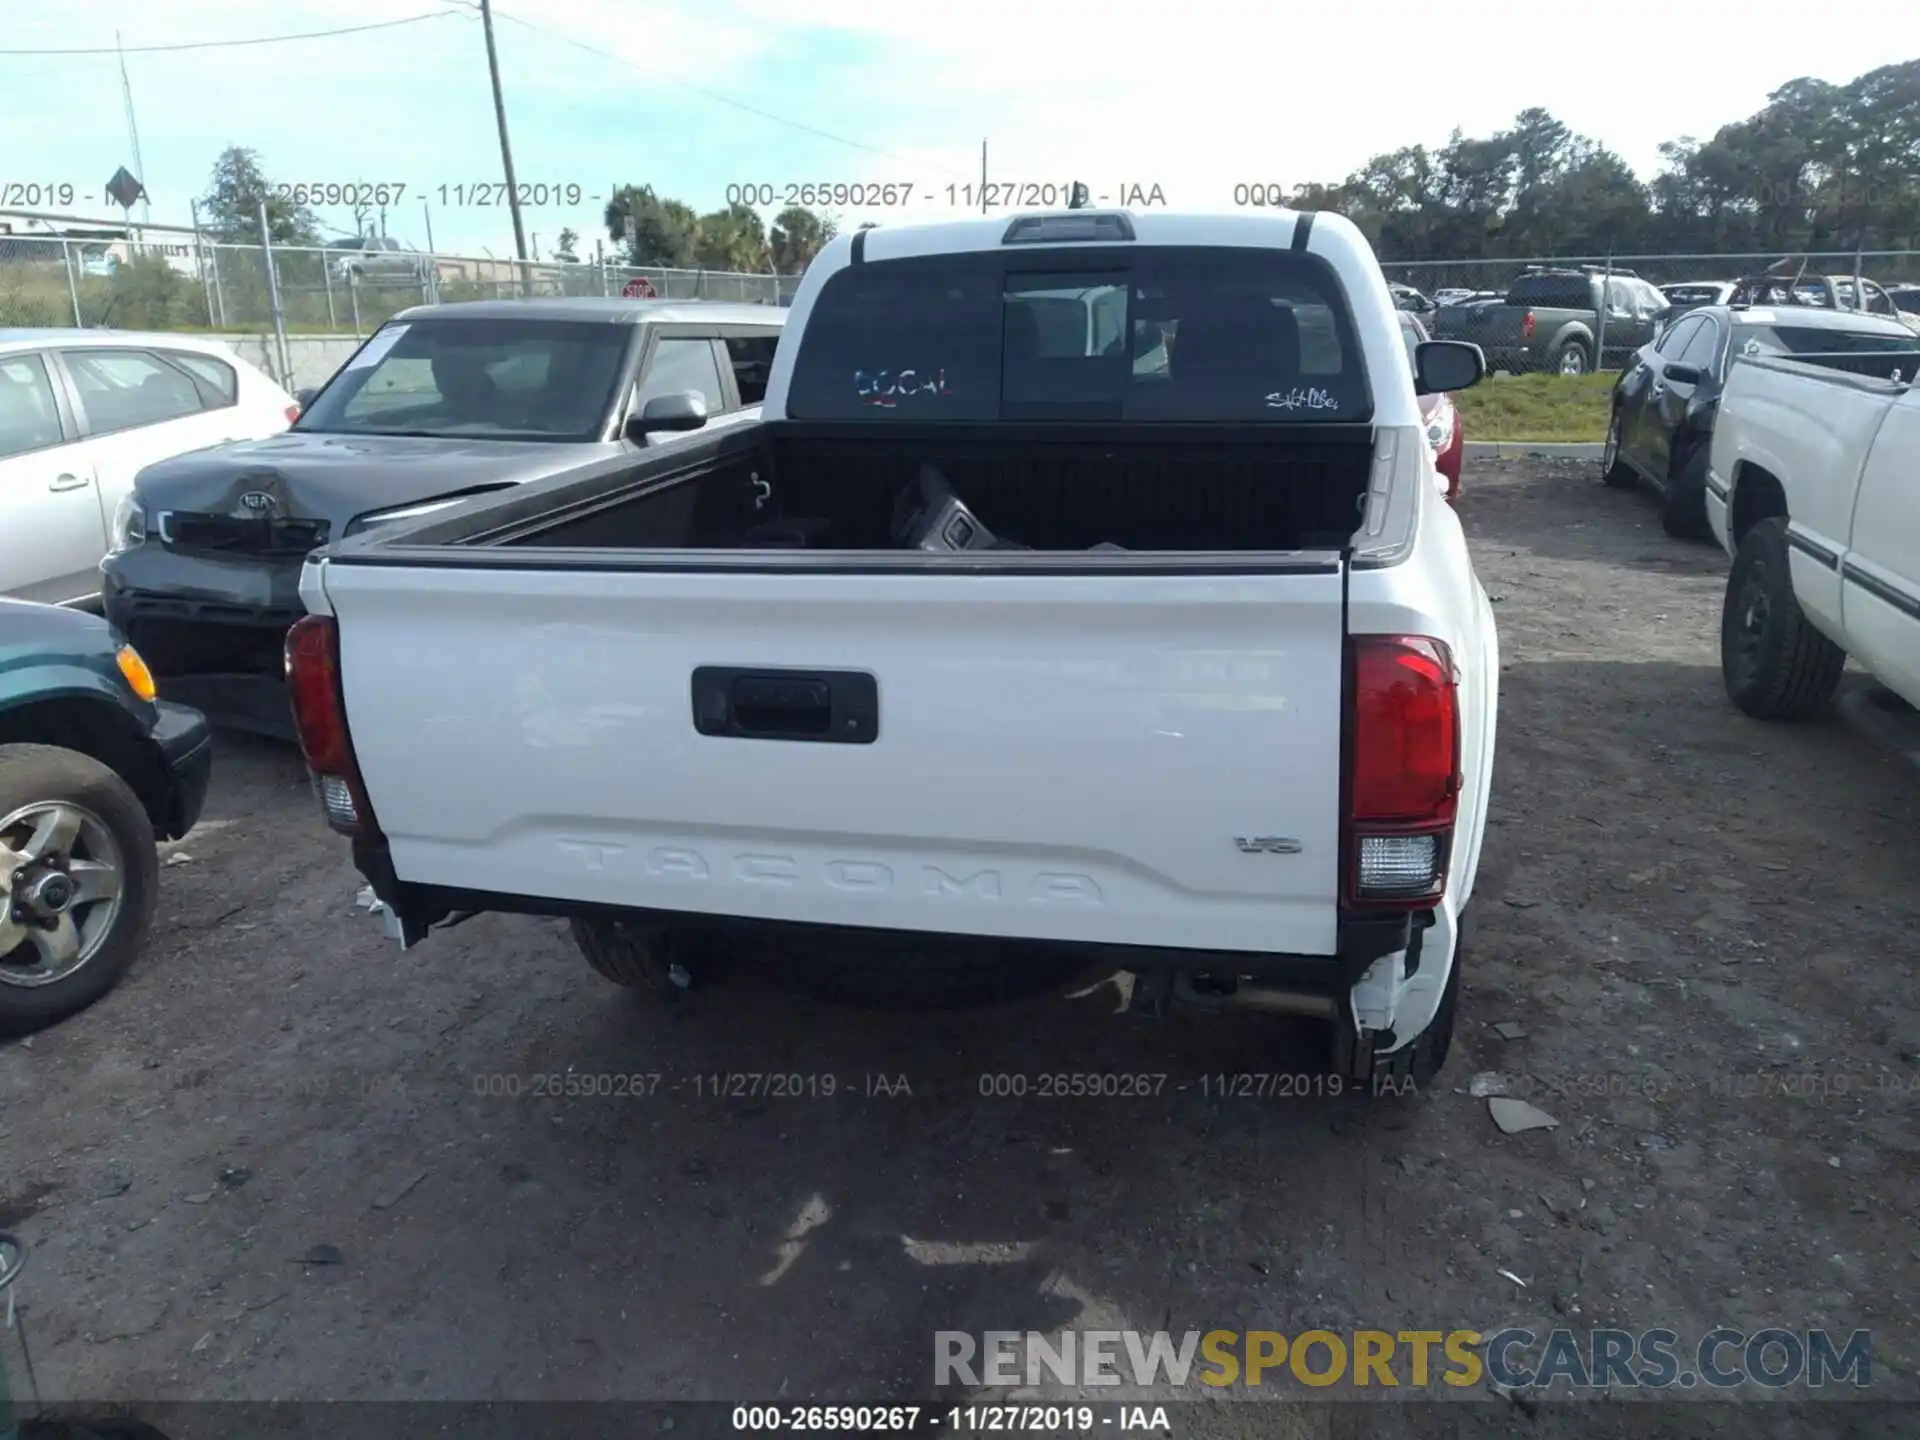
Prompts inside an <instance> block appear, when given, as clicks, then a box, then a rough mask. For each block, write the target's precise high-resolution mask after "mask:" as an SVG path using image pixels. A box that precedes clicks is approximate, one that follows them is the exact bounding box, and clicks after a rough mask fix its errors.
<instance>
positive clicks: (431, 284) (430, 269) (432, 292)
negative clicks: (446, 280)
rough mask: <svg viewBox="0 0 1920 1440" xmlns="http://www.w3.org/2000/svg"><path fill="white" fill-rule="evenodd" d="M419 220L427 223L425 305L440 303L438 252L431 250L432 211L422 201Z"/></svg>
mask: <svg viewBox="0 0 1920 1440" xmlns="http://www.w3.org/2000/svg"><path fill="white" fill-rule="evenodd" d="M420 215H421V218H422V219H424V220H425V221H426V222H427V258H426V261H425V264H426V267H427V275H428V277H429V278H428V280H427V303H428V304H429V305H438V304H439V303H440V252H439V251H438V250H436V249H434V248H433V210H432V208H431V207H429V206H428V204H427V202H426V201H425V200H424V199H423V200H421V202H420Z"/></svg>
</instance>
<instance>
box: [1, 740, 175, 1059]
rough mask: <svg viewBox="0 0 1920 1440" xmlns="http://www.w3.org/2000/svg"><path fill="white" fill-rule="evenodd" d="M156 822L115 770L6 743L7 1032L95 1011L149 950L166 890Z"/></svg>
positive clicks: (48, 748) (56, 750)
mask: <svg viewBox="0 0 1920 1440" xmlns="http://www.w3.org/2000/svg"><path fill="white" fill-rule="evenodd" d="M159 874H160V866H159V859H158V857H157V856H156V855H155V853H154V846H153V823H152V821H150V820H149V819H148V818H147V812H146V809H145V808H144V807H143V806H142V805H141V803H140V801H139V798H138V797H137V796H135V795H134V793H133V791H132V790H131V789H129V788H128V786H127V783H126V782H125V781H124V780H122V779H121V778H120V777H119V776H118V775H116V774H114V773H113V771H111V770H109V769H108V768H107V767H106V766H105V765H102V764H101V763H100V762H99V761H97V760H95V759H93V758H92V757H90V756H87V755H82V754H80V753H79V752H78V751H75V750H65V749H61V748H60V747H58V746H53V745H5V746H0V906H3V907H4V908H0V1032H5V1033H12V1034H22V1033H25V1032H27V1031H31V1030H37V1029H40V1028H41V1027H42V1026H45V1025H51V1024H52V1023H53V1022H54V1021H56V1020H62V1019H65V1018H66V1017H67V1016H69V1015H72V1014H74V1013H76V1012H77V1011H80V1010H84V1009H86V1007H87V1006H89V1005H91V1004H93V1003H94V1001H96V1000H98V999H99V998H100V997H101V996H103V995H105V994H106V993H107V992H108V991H109V990H111V989H113V987H114V986H115V985H117V984H118V983H119V981H120V978H121V977H122V976H123V975H125V974H126V973H127V969H128V967H129V966H131V965H132V964H133V962H134V960H135V959H136V958H137V957H138V955H139V953H140V944H141V941H142V940H144V939H145V937H146V931H147V923H148V921H149V920H150V919H151V917H152V914H153V903H154V897H155V895H156V894H157V893H158V891H159V888H160V880H159Z"/></svg>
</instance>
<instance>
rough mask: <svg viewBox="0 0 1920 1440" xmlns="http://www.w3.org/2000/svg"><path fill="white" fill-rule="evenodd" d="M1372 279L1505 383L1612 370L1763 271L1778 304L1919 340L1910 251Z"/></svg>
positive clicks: (1645, 259) (1567, 262)
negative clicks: (1507, 378)
mask: <svg viewBox="0 0 1920 1440" xmlns="http://www.w3.org/2000/svg"><path fill="white" fill-rule="evenodd" d="M1802 260H1804V262H1805V263H1804V265H1803V264H1802V263H1801V262H1802ZM1381 268H1382V269H1383V270H1384V271H1385V272H1386V276H1387V280H1388V282H1389V283H1390V284H1392V285H1394V286H1395V287H1397V288H1396V299H1397V301H1398V303H1399V305H1400V307H1401V308H1402V309H1403V310H1408V311H1411V312H1412V313H1414V314H1416V315H1418V316H1419V317H1420V320H1421V322H1422V323H1423V324H1424V325H1425V326H1426V328H1427V330H1428V332H1429V333H1430V334H1431V335H1433V336H1434V338H1436V339H1442V340H1468V341H1472V342H1473V343H1475V344H1477V345H1479V346H1480V347H1481V349H1483V350H1484V351H1485V352H1486V355H1487V363H1488V365H1489V366H1490V367H1491V368H1492V369H1494V370H1496V371H1506V372H1507V373H1509V374H1530V373H1539V372H1547V373H1557V374H1569V375H1578V374H1585V373H1590V372H1595V371H1598V372H1607V371H1613V370H1618V369H1621V368H1622V367H1623V366H1624V365H1625V364H1626V362H1627V361H1628V359H1629V358H1630V357H1631V356H1632V355H1633V353H1634V351H1635V350H1636V349H1638V348H1639V347H1640V346H1641V345H1644V344H1646V343H1647V342H1648V341H1650V340H1653V339H1655V338H1657V336H1658V335H1659V334H1660V333H1661V331H1662V330H1663V329H1664V328H1665V325H1666V324H1667V323H1668V322H1669V321H1671V320H1672V319H1673V318H1674V317H1675V316H1677V315H1679V314H1683V313H1685V311H1686V310H1687V309H1690V308H1692V307H1693V306H1695V305H1701V304H1718V303H1725V297H1726V294H1727V289H1728V287H1730V286H1731V284H1732V282H1734V281H1736V280H1741V279H1744V278H1747V277H1751V276H1757V275H1760V274H1763V273H1767V272H1769V270H1770V269H1771V270H1772V271H1773V273H1774V274H1776V275H1777V276H1778V277H1779V278H1778V279H1776V280H1775V281H1773V282H1771V285H1770V288H1769V291H1768V295H1769V298H1770V299H1771V300H1773V301H1774V302H1776V303H1783V304H1784V303H1790V301H1789V297H1790V296H1791V297H1794V299H1796V300H1797V301H1798V302H1799V303H1804V304H1813V305H1824V306H1833V305H1834V304H1835V303H1836V302H1837V303H1838V305H1840V306H1841V307H1844V308H1848V309H1859V308H1864V309H1866V310H1867V311H1868V312H1869V313H1879V314H1882V315H1886V316H1889V317H1897V318H1900V319H1903V320H1905V321H1906V322H1907V323H1908V324H1909V325H1910V326H1912V327H1914V328H1915V329H1916V330H1920V288H1915V287H1920V250H1868V251H1861V252H1859V253H1857V254H1856V253H1855V252H1853V251H1846V252H1844V253H1830V254H1813V255H1806V256H1800V255H1795V256H1794V257H1793V260H1792V263H1791V264H1789V265H1786V266H1785V267H1781V256H1780V254H1779V253H1778V252H1773V253H1770V254H1764V255H1737V254H1730V255H1621V256H1613V257H1607V256H1590V255H1589V256H1538V257H1532V258H1516V259H1503V260H1448V261H1430V260H1393V261H1382V266H1381ZM1856 281H1857V282H1858V283H1857V284H1856ZM1666 286H1673V287H1683V288H1679V289H1676V290H1674V291H1672V292H1671V293H1668V292H1666V291H1663V290H1662V288H1661V287H1666ZM1861 297H1864V305H1863V304H1862V299H1861ZM1903 307H1904V308H1903Z"/></svg>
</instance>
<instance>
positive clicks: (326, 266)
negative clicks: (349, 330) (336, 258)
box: [320, 254, 340, 330]
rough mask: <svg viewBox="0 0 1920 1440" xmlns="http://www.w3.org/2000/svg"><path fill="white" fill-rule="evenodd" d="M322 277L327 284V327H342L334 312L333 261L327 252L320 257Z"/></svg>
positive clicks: (333, 328)
mask: <svg viewBox="0 0 1920 1440" xmlns="http://www.w3.org/2000/svg"><path fill="white" fill-rule="evenodd" d="M320 278H321V279H322V280H324V281H325V282H326V285H327V328H328V329H329V330H338V329H339V328H340V320H339V317H338V316H336V315H335V314H334V312H333V261H332V260H331V259H329V258H328V257H327V256H326V255H325V254H322V255H321V257H320Z"/></svg>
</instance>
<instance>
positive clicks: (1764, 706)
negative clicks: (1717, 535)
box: [1720, 515, 1847, 720]
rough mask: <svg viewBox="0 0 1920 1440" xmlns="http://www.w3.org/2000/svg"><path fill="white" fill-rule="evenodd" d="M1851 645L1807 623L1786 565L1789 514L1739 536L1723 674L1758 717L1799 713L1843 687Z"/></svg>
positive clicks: (1730, 690) (1798, 716)
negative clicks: (1842, 644)
mask: <svg viewBox="0 0 1920 1440" xmlns="http://www.w3.org/2000/svg"><path fill="white" fill-rule="evenodd" d="M1846 663H1847V652H1846V651H1844V650H1842V649H1841V648H1840V647H1839V646H1838V645H1836V644H1834V643H1833V642H1832V641H1831V640H1829V639H1828V638H1827V637H1826V636H1824V635H1822V634H1821V633H1820V632H1819V631H1818V630H1816V629H1814V628H1813V626H1812V625H1811V624H1809V623H1808V621H1807V617H1806V615H1805V614H1804V613H1802V611H1801V609H1800V602H1799V600H1797V599H1796V598H1795V597H1794V593H1793V577H1792V575H1791V573H1790V572H1789V571H1788V568H1787V521H1786V517H1784V516H1779V515H1776V516H1771V517H1769V518H1768V519H1765V520H1762V521H1760V522H1759V523H1758V524H1757V525H1755V526H1754V527H1753V528H1752V529H1751V530H1749V531H1747V533H1746V535H1745V537H1744V538H1743V539H1742V540H1741V541H1740V549H1739V551H1738V552H1737V553H1736V554H1735V556H1734V559H1733V568H1732V570H1731V571H1730V572H1728V575H1727V597H1726V600H1725V602H1724V604H1723V605H1722V608H1721V612H1720V675H1721V679H1722V680H1723V681H1724V682H1725V684H1726V687H1727V696H1728V698H1729V699H1731V700H1732V701H1733V703H1734V704H1735V705H1737V706H1739V708H1740V709H1741V710H1743V711H1744V712H1745V713H1747V714H1748V715H1751V716H1753V718H1754V719H1756V720H1802V719H1805V718H1807V717H1808V716H1810V715H1814V714H1817V713H1819V712H1820V711H1821V710H1823V709H1824V708H1826V705H1827V703H1828V702H1829V701H1831V700H1832V699H1833V693H1834V691H1835V690H1837V689H1839V688H1840V672H1841V671H1842V670H1843V669H1844V668H1845V667H1846Z"/></svg>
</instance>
